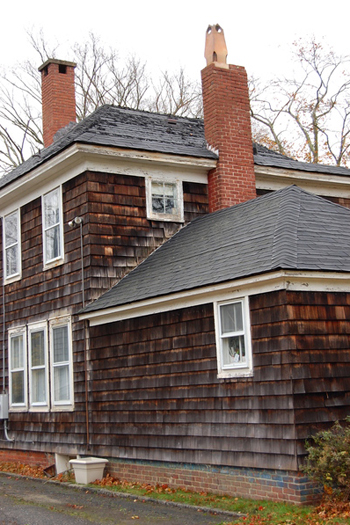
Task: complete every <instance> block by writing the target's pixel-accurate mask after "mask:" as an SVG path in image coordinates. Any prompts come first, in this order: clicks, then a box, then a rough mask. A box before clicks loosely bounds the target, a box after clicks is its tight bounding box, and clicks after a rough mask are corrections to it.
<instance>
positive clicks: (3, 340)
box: [1, 217, 14, 443]
mask: <svg viewBox="0 0 350 525" xmlns="http://www.w3.org/2000/svg"><path fill="white" fill-rule="evenodd" d="M1 219H2V224H4V217H1ZM4 264H5V262H4V263H3V273H4ZM5 305H6V301H5V282H4V275H2V392H3V394H6V360H5V330H6V309H5ZM4 434H5V439H6V441H10V442H11V443H13V441H14V439H12V438H10V437H9V435H8V419H4Z"/></svg>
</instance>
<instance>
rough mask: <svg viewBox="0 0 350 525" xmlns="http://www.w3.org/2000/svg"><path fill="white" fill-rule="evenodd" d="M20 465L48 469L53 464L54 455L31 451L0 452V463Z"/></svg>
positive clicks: (12, 450)
mask: <svg viewBox="0 0 350 525" xmlns="http://www.w3.org/2000/svg"><path fill="white" fill-rule="evenodd" d="M7 462H11V463H21V464H22V465H29V466H30V467H43V468H46V467H49V466H50V465H53V464H54V463H55V454H49V453H47V452H36V451H32V450H14V449H11V450H1V449H0V463H7Z"/></svg>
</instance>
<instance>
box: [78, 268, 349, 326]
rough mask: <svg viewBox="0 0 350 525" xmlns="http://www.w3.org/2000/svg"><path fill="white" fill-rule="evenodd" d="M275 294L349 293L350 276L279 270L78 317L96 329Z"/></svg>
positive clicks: (335, 273)
mask: <svg viewBox="0 0 350 525" xmlns="http://www.w3.org/2000/svg"><path fill="white" fill-rule="evenodd" d="M276 290H293V291H313V292H317V291H319V292H350V275H349V274H347V273H337V272H293V271H284V270H280V271H276V272H271V273H266V274H262V275H257V276H253V277H247V278H243V279H237V280H235V281H230V282H225V283H221V284H217V285H212V286H205V287H203V288H197V289H193V290H186V291H184V292H179V293H174V294H169V295H165V296H161V297H155V298H152V299H148V300H144V301H139V302H137V303H130V304H126V305H123V306H117V307H114V308H107V309H105V310H99V311H96V312H87V313H85V314H81V315H80V319H88V320H89V321H90V325H91V326H98V325H103V324H107V323H113V322H116V321H122V320H124V319H132V318H135V317H141V316H145V315H152V314H156V313H160V312H168V311H171V310H178V309H179V308H189V307H192V306H198V305H201V304H206V303H210V302H214V301H226V300H230V299H235V298H239V297H245V296H250V295H257V294H261V293H267V292H272V291H276Z"/></svg>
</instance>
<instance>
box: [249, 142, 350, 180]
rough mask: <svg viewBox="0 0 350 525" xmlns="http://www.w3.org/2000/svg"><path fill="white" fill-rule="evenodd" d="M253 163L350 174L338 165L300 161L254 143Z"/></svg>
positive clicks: (291, 168)
mask: <svg viewBox="0 0 350 525" xmlns="http://www.w3.org/2000/svg"><path fill="white" fill-rule="evenodd" d="M254 164H256V165H258V166H270V167H273V168H284V169H289V170H297V171H308V172H313V173H325V174H332V175H340V176H343V175H345V176H347V177H349V176H350V170H349V169H348V168H343V167H340V166H327V165H325V164H311V163H310V162H300V161H299V160H294V159H291V158H290V157H287V156H285V155H281V154H280V153H277V152H275V151H271V150H269V149H268V148H266V147H265V146H261V144H255V145H254Z"/></svg>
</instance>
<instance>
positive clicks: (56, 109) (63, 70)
mask: <svg viewBox="0 0 350 525" xmlns="http://www.w3.org/2000/svg"><path fill="white" fill-rule="evenodd" d="M75 66H76V64H74V62H66V61H63V60H55V59H51V58H50V59H49V60H47V61H46V62H44V64H42V65H41V66H40V67H39V71H40V72H41V93H42V106H43V107H42V110H43V135H44V146H45V148H46V147H47V146H49V145H50V144H52V142H53V138H54V136H55V133H57V131H58V130H60V129H62V128H64V127H65V126H67V125H68V124H69V123H70V122H75V121H76V109H75V88H74V68H75Z"/></svg>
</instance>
